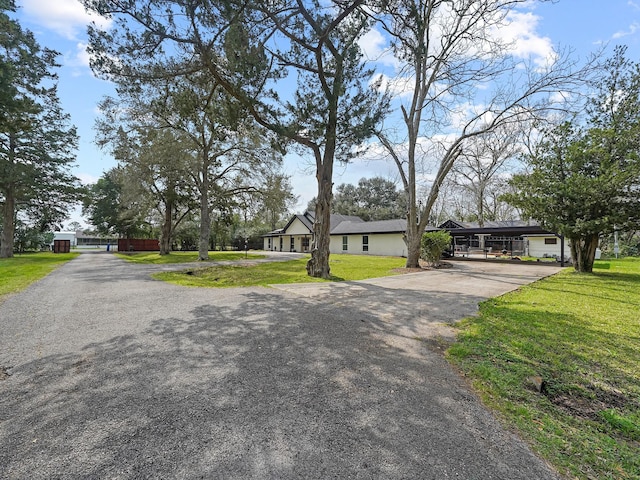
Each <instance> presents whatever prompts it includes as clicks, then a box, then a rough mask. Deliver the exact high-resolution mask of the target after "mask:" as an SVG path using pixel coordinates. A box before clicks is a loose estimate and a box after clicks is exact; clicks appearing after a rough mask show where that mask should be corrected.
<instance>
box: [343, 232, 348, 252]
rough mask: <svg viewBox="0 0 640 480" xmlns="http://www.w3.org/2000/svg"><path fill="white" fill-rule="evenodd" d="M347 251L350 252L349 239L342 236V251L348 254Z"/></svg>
mask: <svg viewBox="0 0 640 480" xmlns="http://www.w3.org/2000/svg"><path fill="white" fill-rule="evenodd" d="M347 250H349V237H347V236H346V235H343V236H342V251H343V252H346V251H347Z"/></svg>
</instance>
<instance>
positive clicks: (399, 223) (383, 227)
mask: <svg viewBox="0 0 640 480" xmlns="http://www.w3.org/2000/svg"><path fill="white" fill-rule="evenodd" d="M406 230H407V220H406V219H403V218H397V219H393V220H378V221H373V222H364V221H362V220H360V221H359V222H353V221H343V222H341V223H339V224H338V225H337V226H336V227H334V228H332V229H331V235H348V234H353V233H356V234H357V233H363V234H367V233H404V232H405V231H406Z"/></svg>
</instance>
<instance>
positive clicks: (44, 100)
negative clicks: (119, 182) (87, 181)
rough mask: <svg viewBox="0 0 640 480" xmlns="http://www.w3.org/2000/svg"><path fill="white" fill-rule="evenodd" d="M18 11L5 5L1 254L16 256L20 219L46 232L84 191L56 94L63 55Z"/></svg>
mask: <svg viewBox="0 0 640 480" xmlns="http://www.w3.org/2000/svg"><path fill="white" fill-rule="evenodd" d="M14 11H15V4H14V2H13V1H12V0H5V1H3V2H2V3H0V84H1V85H0V86H1V88H0V204H1V206H2V239H1V243H2V245H1V247H0V257H10V256H12V255H13V244H14V232H15V221H16V218H18V217H21V218H22V220H25V221H26V220H28V221H29V222H30V223H32V224H33V225H35V226H37V228H38V229H39V230H41V231H44V230H45V229H47V228H49V227H51V226H52V225H54V224H57V223H59V222H61V221H62V220H64V219H65V217H66V216H67V213H68V211H69V210H70V208H71V206H72V204H73V203H74V202H75V201H76V200H77V199H78V198H79V197H80V195H81V189H80V188H79V180H78V179H77V178H76V177H74V176H73V175H72V174H71V172H70V169H71V166H72V163H73V162H74V161H75V153H74V151H75V147H76V145H77V135H76V130H75V127H73V126H71V125H70V123H69V116H68V115H67V114H65V113H64V112H63V111H62V108H61V106H60V101H59V99H58V95H57V84H56V80H57V77H56V74H55V73H54V69H55V68H56V67H58V65H57V63H56V60H55V59H56V57H57V55H58V53H57V52H55V51H53V50H50V49H47V48H41V47H40V45H38V43H37V42H36V40H35V38H34V36H33V34H32V33H31V32H30V31H28V30H23V29H22V28H21V26H20V24H19V23H18V22H17V21H16V20H13V19H11V18H10V16H9V14H8V12H14Z"/></svg>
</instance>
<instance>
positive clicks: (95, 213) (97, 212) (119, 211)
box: [82, 167, 147, 238]
mask: <svg viewBox="0 0 640 480" xmlns="http://www.w3.org/2000/svg"><path fill="white" fill-rule="evenodd" d="M126 178H127V175H126V172H125V171H124V169H123V167H115V168H112V169H111V170H108V171H107V172H105V173H103V174H102V176H101V177H100V178H99V179H98V181H97V182H96V183H94V184H93V185H90V186H89V187H88V193H87V195H86V197H85V198H84V200H83V207H82V214H83V215H84V216H85V217H87V219H88V221H89V223H90V224H91V225H93V226H94V227H95V228H96V230H97V232H98V233H100V234H102V235H113V234H116V235H118V236H120V237H123V238H135V237H137V236H139V235H140V234H141V233H142V232H143V230H144V218H145V217H146V213H147V211H146V210H147V209H146V208H145V207H142V206H141V205H140V203H139V201H140V199H139V196H138V195H135V198H132V195H131V194H130V193H127V192H126V191H125V187H124V184H125V179H126Z"/></svg>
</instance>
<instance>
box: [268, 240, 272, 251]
mask: <svg viewBox="0 0 640 480" xmlns="http://www.w3.org/2000/svg"><path fill="white" fill-rule="evenodd" d="M268 240H269V242H268V243H269V246H268V250H271V245H272V244H273V238H269V239H268Z"/></svg>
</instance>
